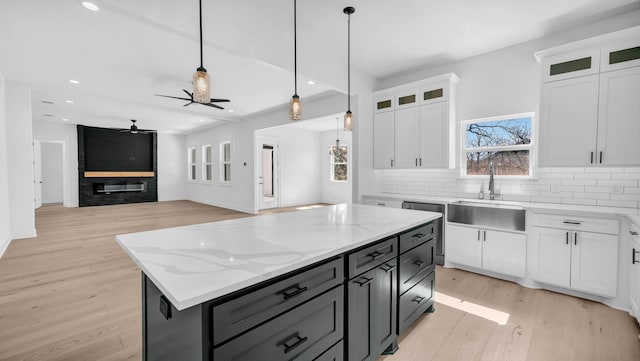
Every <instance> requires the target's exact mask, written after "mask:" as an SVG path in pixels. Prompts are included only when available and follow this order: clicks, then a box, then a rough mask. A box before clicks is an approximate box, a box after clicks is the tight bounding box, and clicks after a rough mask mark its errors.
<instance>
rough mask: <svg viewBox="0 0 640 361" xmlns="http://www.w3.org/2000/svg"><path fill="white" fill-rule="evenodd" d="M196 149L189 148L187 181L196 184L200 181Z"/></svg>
mask: <svg viewBox="0 0 640 361" xmlns="http://www.w3.org/2000/svg"><path fill="white" fill-rule="evenodd" d="M196 157H197V156H196V147H189V148H187V180H188V181H189V182H190V183H195V182H196V180H197V179H198V168H197V164H198V163H197V159H196Z"/></svg>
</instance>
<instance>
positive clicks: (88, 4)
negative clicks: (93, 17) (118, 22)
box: [82, 1, 100, 11]
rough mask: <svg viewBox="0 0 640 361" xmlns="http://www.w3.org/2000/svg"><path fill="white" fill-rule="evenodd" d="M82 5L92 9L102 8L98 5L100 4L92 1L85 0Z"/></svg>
mask: <svg viewBox="0 0 640 361" xmlns="http://www.w3.org/2000/svg"><path fill="white" fill-rule="evenodd" d="M82 6H84V7H85V9H87V10H91V11H98V10H100V8H99V7H98V5H96V4H94V3H92V2H90V1H83V2H82Z"/></svg>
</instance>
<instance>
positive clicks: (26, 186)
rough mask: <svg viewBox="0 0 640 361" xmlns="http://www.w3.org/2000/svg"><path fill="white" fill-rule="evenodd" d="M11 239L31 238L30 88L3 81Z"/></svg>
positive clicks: (33, 213) (33, 221) (32, 233)
mask: <svg viewBox="0 0 640 361" xmlns="http://www.w3.org/2000/svg"><path fill="white" fill-rule="evenodd" d="M5 87H6V107H7V143H6V144H7V149H8V165H9V166H8V169H9V172H8V175H9V189H10V192H9V207H10V210H11V223H10V224H11V225H10V229H11V238H12V239H16V238H27V237H35V235H36V230H35V212H34V193H35V192H34V187H33V181H34V172H33V131H32V129H33V128H32V125H31V124H32V121H31V90H30V89H29V88H28V87H26V86H24V85H21V84H17V83H12V82H6V85H5Z"/></svg>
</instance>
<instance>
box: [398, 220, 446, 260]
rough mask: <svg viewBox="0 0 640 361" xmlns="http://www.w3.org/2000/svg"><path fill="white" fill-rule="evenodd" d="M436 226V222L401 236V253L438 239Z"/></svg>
mask: <svg viewBox="0 0 640 361" xmlns="http://www.w3.org/2000/svg"><path fill="white" fill-rule="evenodd" d="M436 232H437V229H436V226H435V223H434V222H431V223H429V224H425V225H424V226H420V227H418V228H416V229H413V230H411V231H408V232H405V233H403V234H401V235H400V253H404V252H405V251H407V250H409V249H411V248H413V247H415V246H417V245H419V244H420V243H424V242H426V241H428V240H430V239H434V238H435V237H436Z"/></svg>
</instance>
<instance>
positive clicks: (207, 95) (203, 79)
mask: <svg viewBox="0 0 640 361" xmlns="http://www.w3.org/2000/svg"><path fill="white" fill-rule="evenodd" d="M193 101H194V102H197V103H209V102H211V85H210V80H209V74H208V73H207V70H206V69H205V68H198V70H196V72H195V73H194V74H193Z"/></svg>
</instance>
